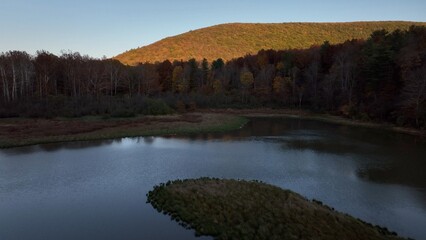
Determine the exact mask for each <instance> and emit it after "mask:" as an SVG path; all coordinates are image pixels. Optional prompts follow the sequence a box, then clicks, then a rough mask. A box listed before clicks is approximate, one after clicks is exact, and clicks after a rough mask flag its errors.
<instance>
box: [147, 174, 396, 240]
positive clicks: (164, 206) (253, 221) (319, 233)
mask: <svg viewBox="0 0 426 240" xmlns="http://www.w3.org/2000/svg"><path fill="white" fill-rule="evenodd" d="M147 197H148V202H149V203H151V204H152V206H153V207H154V208H155V209H157V210H158V211H159V212H162V213H165V214H168V215H170V216H171V218H172V219H173V220H175V221H177V222H179V223H180V224H181V225H182V226H184V227H186V228H190V229H194V230H195V232H196V235H209V236H213V237H214V238H215V239H347V240H348V239H349V240H350V239H364V240H368V239H401V238H399V237H397V235H396V233H394V232H390V231H388V230H387V229H386V228H381V227H379V226H373V225H371V224H368V223H365V222H363V221H361V220H359V219H355V218H353V217H351V216H349V215H347V214H343V213H339V212H336V211H334V209H332V208H330V207H328V206H325V205H323V204H322V203H321V202H320V201H317V200H314V201H309V200H307V199H306V198H304V197H302V196H301V195H299V194H297V193H294V192H291V191H289V190H283V189H280V188H278V187H275V186H272V185H268V184H265V183H261V182H257V181H251V182H249V181H240V180H225V179H211V178H201V179H193V180H177V181H173V182H167V183H166V184H160V185H159V186H155V187H154V189H153V190H152V191H150V192H149V193H148V194H147Z"/></svg>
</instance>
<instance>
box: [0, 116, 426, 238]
mask: <svg viewBox="0 0 426 240" xmlns="http://www.w3.org/2000/svg"><path fill="white" fill-rule="evenodd" d="M425 151H426V145H425V143H424V142H421V141H418V140H417V139H416V138H415V137H411V136H407V135H401V134H395V133H391V132H386V131H382V130H374V129H365V128H355V127H349V126H340V125H333V124H327V123H321V122H315V121H306V120H299V119H279V118H253V119H252V120H251V121H250V122H249V123H248V124H247V126H246V127H244V128H243V129H240V130H238V131H234V132H230V133H226V134H221V133H215V134H194V135H191V136H190V137H181V138H176V137H165V138H164V137H161V138H157V137H147V138H123V139H116V140H108V141H94V142H74V143H64V144H47V145H40V146H32V147H24V148H15V149H6V150H0V213H1V214H0V239H11V240H14V239H106V238H112V239H121V238H123V236H126V239H170V238H175V239H198V238H195V237H193V232H191V231H187V230H185V229H182V228H181V227H180V226H178V225H177V224H175V223H174V222H172V221H170V218H169V217H167V216H163V215H161V214H157V213H156V211H155V210H153V209H152V207H151V206H150V205H147V204H145V201H146V197H145V194H146V193H147V191H149V190H150V189H151V188H152V186H153V185H156V184H158V183H160V182H165V181H167V180H170V179H177V178H196V177H202V176H209V177H223V178H240V179H250V180H251V179H258V180H262V181H265V182H268V183H271V184H275V185H278V186H280V187H283V188H288V189H291V190H294V191H296V192H299V193H301V194H302V195H304V196H306V197H308V198H315V199H319V200H321V201H323V202H324V203H326V204H328V205H331V206H333V207H335V208H336V209H337V210H339V211H344V212H347V213H350V214H352V215H355V216H356V217H360V218H362V219H365V220H367V221H369V222H372V223H374V224H380V225H384V226H386V227H388V228H390V229H392V230H394V231H397V232H399V233H400V234H402V235H403V236H409V237H414V238H418V239H424V238H425V236H426V229H424V227H422V224H424V222H426V184H425V183H426V175H425V174H423V173H424V171H425V170H426V162H425V161H424V158H425V156H426V152H425ZM64 236H66V237H64Z"/></svg>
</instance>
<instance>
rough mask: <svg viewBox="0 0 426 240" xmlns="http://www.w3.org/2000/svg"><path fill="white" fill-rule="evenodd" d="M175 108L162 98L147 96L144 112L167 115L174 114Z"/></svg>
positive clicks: (146, 113)
mask: <svg viewBox="0 0 426 240" xmlns="http://www.w3.org/2000/svg"><path fill="white" fill-rule="evenodd" d="M172 113H173V109H171V108H170V107H169V105H167V104H166V103H165V102H164V101H163V100H161V99H151V98H147V99H145V102H144V107H143V114H145V115H166V114H172Z"/></svg>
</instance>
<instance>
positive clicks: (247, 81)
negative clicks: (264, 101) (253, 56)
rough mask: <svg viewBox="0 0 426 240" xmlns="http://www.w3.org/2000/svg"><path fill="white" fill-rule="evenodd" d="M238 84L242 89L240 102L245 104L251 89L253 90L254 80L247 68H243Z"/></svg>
mask: <svg viewBox="0 0 426 240" xmlns="http://www.w3.org/2000/svg"><path fill="white" fill-rule="evenodd" d="M240 82H241V84H242V87H243V94H242V99H241V100H242V102H243V103H246V102H247V97H248V93H249V91H250V89H251V88H253V83H254V78H253V73H251V72H250V70H248V68H247V67H244V68H243V69H242V71H241V73H240Z"/></svg>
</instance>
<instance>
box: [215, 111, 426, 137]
mask: <svg viewBox="0 0 426 240" xmlns="http://www.w3.org/2000/svg"><path fill="white" fill-rule="evenodd" d="M206 112H210V113H224V114H233V115H238V116H243V117H248V118H250V117H283V118H300V119H306V120H315V121H322V122H327V123H334V124H340V125H346V126H354V127H365V128H373V129H382V130H386V131H392V132H396V133H403V134H408V135H412V136H417V137H422V138H424V137H426V130H420V129H414V128H405V127H398V126H396V125H394V124H391V123H377V122H371V121H360V120H354V119H348V118H344V117H341V116H336V115H330V114H318V113H312V112H309V111H305V110H291V109H270V108H261V109H224V110H207V111H206Z"/></svg>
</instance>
